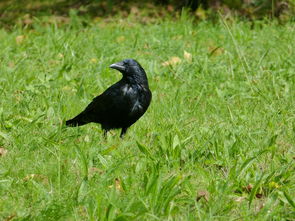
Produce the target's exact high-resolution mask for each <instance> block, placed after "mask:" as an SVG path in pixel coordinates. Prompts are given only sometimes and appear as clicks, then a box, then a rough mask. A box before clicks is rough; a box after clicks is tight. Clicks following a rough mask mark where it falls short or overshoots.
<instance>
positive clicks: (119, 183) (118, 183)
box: [115, 178, 123, 191]
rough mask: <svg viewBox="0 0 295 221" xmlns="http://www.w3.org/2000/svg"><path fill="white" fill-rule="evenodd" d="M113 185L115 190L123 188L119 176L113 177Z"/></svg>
mask: <svg viewBox="0 0 295 221" xmlns="http://www.w3.org/2000/svg"><path fill="white" fill-rule="evenodd" d="M115 185H116V186H115V187H116V190H119V191H123V188H122V186H121V181H120V180H119V178H116V179H115Z"/></svg>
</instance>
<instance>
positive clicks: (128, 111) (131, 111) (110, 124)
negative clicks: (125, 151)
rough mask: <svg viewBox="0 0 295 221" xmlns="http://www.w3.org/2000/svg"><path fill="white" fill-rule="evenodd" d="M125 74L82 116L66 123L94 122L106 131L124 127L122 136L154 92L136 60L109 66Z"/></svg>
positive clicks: (142, 112)
mask: <svg viewBox="0 0 295 221" xmlns="http://www.w3.org/2000/svg"><path fill="white" fill-rule="evenodd" d="M110 68H113V69H116V70H118V71H120V72H121V73H122V74H123V78H122V79H121V80H120V81H118V82H117V83H115V84H114V85H112V86H110V87H109V88H108V89H107V90H106V91H105V92H103V93H102V94H101V95H99V96H97V97H96V98H94V99H93V101H92V102H91V103H90V104H89V105H88V106H87V107H86V108H85V110H84V111H82V112H81V113H80V114H79V115H77V116H76V117H74V118H73V119H71V120H68V121H66V125H67V126H73V127H74V126H82V125H84V124H88V123H91V122H95V123H99V124H101V127H102V129H103V130H104V134H105V135H106V133H107V132H108V131H109V130H110V129H115V128H121V129H122V131H121V135H120V136H121V137H122V136H123V135H124V134H125V133H126V131H127V129H128V128H129V127H130V126H131V125H132V124H134V123H135V122H136V121H137V120H138V119H139V118H140V117H141V116H142V115H143V114H144V113H145V111H146V110H147V108H148V106H149V104H150V102H151V99H152V93H151V91H150V89H149V85H148V79H147V76H146V73H145V71H144V69H143V68H142V67H141V66H140V64H139V63H138V62H137V61H135V60H133V59H125V60H123V61H121V62H118V63H115V64H112V65H110Z"/></svg>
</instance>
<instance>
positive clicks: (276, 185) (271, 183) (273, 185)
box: [268, 181, 280, 189]
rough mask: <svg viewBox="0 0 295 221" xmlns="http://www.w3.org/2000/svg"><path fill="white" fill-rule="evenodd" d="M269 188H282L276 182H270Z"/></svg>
mask: <svg viewBox="0 0 295 221" xmlns="http://www.w3.org/2000/svg"><path fill="white" fill-rule="evenodd" d="M268 186H269V187H270V188H273V189H278V188H280V185H279V184H277V183H276V182H274V181H272V182H270V183H269V184H268Z"/></svg>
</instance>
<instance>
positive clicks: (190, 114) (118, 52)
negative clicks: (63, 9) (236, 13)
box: [0, 14, 295, 220]
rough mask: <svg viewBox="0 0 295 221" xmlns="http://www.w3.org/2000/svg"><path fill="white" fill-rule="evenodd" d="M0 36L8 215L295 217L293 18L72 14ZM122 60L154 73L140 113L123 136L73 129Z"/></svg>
mask: <svg viewBox="0 0 295 221" xmlns="http://www.w3.org/2000/svg"><path fill="white" fill-rule="evenodd" d="M0 40H1V44H0V51H1V55H0V59H1V60H0V61H1V63H0V70H1V75H0V94H1V99H0V146H1V149H0V153H1V154H0V217H1V219H4V220H11V219H15V220H44V219H45V218H46V220H293V219H294V217H295V214H294V207H295V205H294V193H295V185H294V180H295V179H294V145H295V136H294V133H295V121H294V120H295V103H294V96H295V90H294V88H295V77H294V70H295V63H294V61H295V49H294V42H295V29H294V24H292V23H290V24H285V25H277V24H275V22H268V21H257V22H254V23H253V22H252V23H248V22H245V21H244V22H240V21H238V20H234V19H229V20H225V19H222V18H220V20H219V21H218V22H217V23H215V24H211V23H210V22H206V21H203V22H199V23H194V22H192V21H190V19H189V18H188V17H187V16H186V15H185V14H183V15H182V16H181V17H180V19H179V20H177V21H175V20H174V21H170V20H169V19H164V20H161V21H159V22H157V21H154V22H152V23H149V24H144V23H136V22H134V20H132V19H129V18H127V19H119V20H97V21H92V22H89V23H87V25H86V26H85V22H84V20H83V19H80V18H79V17H77V16H76V15H75V14H73V15H71V17H70V20H69V21H68V22H67V24H59V23H56V22H55V21H47V20H46V19H45V20H38V19H35V20H33V21H31V23H30V27H26V26H22V27H21V26H15V27H14V28H12V29H11V30H9V31H8V30H4V29H2V30H0ZM292 42H293V43H292ZM124 58H134V59H136V60H138V61H139V62H140V63H141V65H142V66H143V67H144V68H145V70H146V72H147V75H148V78H149V82H150V87H151V90H152V93H153V100H152V103H151V106H150V108H149V109H148V111H147V112H146V114H145V115H144V116H143V117H142V118H141V119H140V120H139V121H138V122H136V123H135V125H133V126H132V127H131V128H130V129H129V131H128V132H127V135H126V136H125V137H124V139H120V138H119V131H112V133H111V134H109V136H108V139H107V140H104V139H103V135H102V130H101V129H100V127H99V125H95V124H89V125H86V126H83V127H79V128H66V127H65V126H64V122H65V120H66V119H69V118H71V117H73V116H75V115H76V114H78V113H79V112H80V111H81V110H83V109H84V108H85V107H86V105H87V104H88V103H89V102H90V101H91V100H92V99H93V98H94V97H95V96H97V95H98V94H100V93H101V92H103V91H104V90H105V89H106V88H107V87H108V86H110V85H111V84H113V83H114V82H116V81H117V80H119V79H120V77H121V76H120V73H119V72H116V71H114V70H111V69H109V68H108V66H109V65H110V64H112V63H114V62H116V61H120V60H122V59H124Z"/></svg>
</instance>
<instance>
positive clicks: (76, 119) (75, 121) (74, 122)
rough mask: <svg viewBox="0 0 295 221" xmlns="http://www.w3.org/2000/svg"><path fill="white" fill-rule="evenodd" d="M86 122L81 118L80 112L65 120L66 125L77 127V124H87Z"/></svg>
mask: <svg viewBox="0 0 295 221" xmlns="http://www.w3.org/2000/svg"><path fill="white" fill-rule="evenodd" d="M87 123H88V122H86V121H85V120H84V119H83V116H82V115H81V114H79V115H78V116H76V117H74V118H73V119H71V120H67V121H66V125H67V126H69V127H77V126H82V125H84V124H87Z"/></svg>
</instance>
